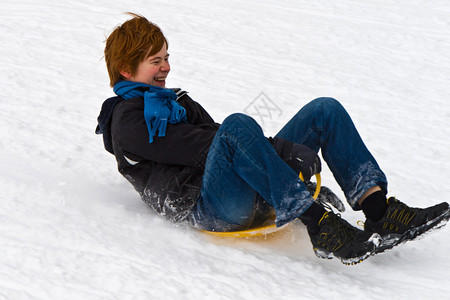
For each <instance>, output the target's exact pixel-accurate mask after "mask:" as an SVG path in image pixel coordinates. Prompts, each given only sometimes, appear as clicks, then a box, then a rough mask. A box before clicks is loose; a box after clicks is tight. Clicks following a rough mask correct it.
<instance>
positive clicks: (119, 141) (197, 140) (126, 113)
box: [112, 99, 220, 169]
mask: <svg viewBox="0 0 450 300" xmlns="http://www.w3.org/2000/svg"><path fill="white" fill-rule="evenodd" d="M130 101H132V100H131V99H130V100H127V101H124V102H122V103H120V104H119V105H117V107H116V109H115V111H114V114H113V122H112V132H113V139H115V144H116V145H118V146H119V147H120V148H121V149H122V152H123V153H124V155H125V156H126V157H127V158H128V159H131V160H133V161H138V162H139V161H142V160H150V161H154V162H157V163H162V164H166V165H181V166H191V167H200V168H202V169H203V168H204V166H205V162H206V157H207V155H208V151H209V147H210V146H211V142H212V140H213V138H214V136H215V134H216V132H217V129H218V127H219V126H220V125H219V124H216V123H209V122H213V121H212V119H211V117H209V115H208V117H209V119H208V120H207V122H208V123H203V122H201V119H202V116H200V115H199V114H207V113H206V111H204V110H193V112H192V111H191V110H190V109H189V108H187V114H188V123H178V124H174V125H171V124H168V126H167V129H166V135H165V136H164V137H158V136H155V137H154V140H153V143H151V144H150V143H149V136H148V130H147V125H146V123H145V120H144V117H143V110H142V109H140V106H142V103H141V102H137V103H132V102H130ZM197 105H198V104H197ZM198 106H200V105H198ZM189 115H190V116H189ZM191 122H192V123H191Z"/></svg>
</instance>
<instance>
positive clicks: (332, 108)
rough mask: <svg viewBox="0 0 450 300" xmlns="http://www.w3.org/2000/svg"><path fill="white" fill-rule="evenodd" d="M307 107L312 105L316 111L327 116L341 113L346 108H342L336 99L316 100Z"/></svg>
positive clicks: (323, 98)
mask: <svg viewBox="0 0 450 300" xmlns="http://www.w3.org/2000/svg"><path fill="white" fill-rule="evenodd" d="M307 105H311V106H312V107H314V108H315V109H318V110H320V112H321V113H322V112H323V113H325V114H329V113H334V112H340V111H342V110H345V109H344V107H343V106H342V104H341V103H340V102H339V101H338V100H336V99H334V98H330V97H320V98H317V99H314V100H312V101H311V102H310V103H309V104H307Z"/></svg>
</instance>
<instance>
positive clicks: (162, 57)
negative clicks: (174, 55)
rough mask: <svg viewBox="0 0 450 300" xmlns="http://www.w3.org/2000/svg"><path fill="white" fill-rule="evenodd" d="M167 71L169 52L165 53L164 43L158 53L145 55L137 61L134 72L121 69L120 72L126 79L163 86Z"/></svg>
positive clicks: (164, 85) (165, 46) (168, 67)
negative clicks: (141, 59)
mask: <svg viewBox="0 0 450 300" xmlns="http://www.w3.org/2000/svg"><path fill="white" fill-rule="evenodd" d="M169 72H170V64H169V54H168V53H167V45H166V43H164V45H163V47H162V48H161V50H159V52H158V53H156V54H154V55H151V56H148V57H146V58H145V59H144V60H143V61H141V62H140V63H139V65H138V67H137V70H136V74H134V75H131V73H130V72H127V71H121V72H120V73H121V74H122V76H123V77H125V79H126V80H130V81H134V82H141V83H145V84H149V85H153V86H157V87H161V88H165V87H166V78H167V75H168V74H169Z"/></svg>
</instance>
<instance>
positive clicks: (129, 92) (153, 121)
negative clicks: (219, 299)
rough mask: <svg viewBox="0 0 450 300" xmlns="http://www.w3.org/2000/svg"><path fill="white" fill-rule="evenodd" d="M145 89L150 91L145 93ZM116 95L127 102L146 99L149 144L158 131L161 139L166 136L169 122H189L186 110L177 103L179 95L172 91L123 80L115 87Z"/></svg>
mask: <svg viewBox="0 0 450 300" xmlns="http://www.w3.org/2000/svg"><path fill="white" fill-rule="evenodd" d="M143 88H144V89H148V90H145V91H143ZM114 93H116V94H117V95H118V96H121V97H122V98H124V99H125V100H128V99H131V98H136V97H144V119H145V123H147V129H148V135H149V143H152V142H153V137H154V136H155V134H156V131H157V130H158V132H159V134H158V136H159V137H162V136H165V135H166V127H167V122H169V124H177V123H180V122H187V121H186V110H185V109H184V108H183V107H182V106H181V105H179V104H178V103H177V102H176V101H175V100H176V99H177V94H176V93H175V92H174V91H172V90H170V89H164V88H160V87H157V86H153V85H148V84H145V83H140V82H133V81H128V80H122V81H119V82H117V83H116V84H115V85H114Z"/></svg>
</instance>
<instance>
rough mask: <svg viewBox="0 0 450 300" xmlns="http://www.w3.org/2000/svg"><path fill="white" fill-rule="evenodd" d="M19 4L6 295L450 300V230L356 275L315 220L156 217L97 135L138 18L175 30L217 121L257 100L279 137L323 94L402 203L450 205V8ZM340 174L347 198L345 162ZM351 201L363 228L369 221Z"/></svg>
mask: <svg viewBox="0 0 450 300" xmlns="http://www.w3.org/2000/svg"><path fill="white" fill-rule="evenodd" d="M1 6H2V8H1V10H0V18H1V20H2V22H1V24H0V38H1V41H2V46H1V47H0V76H1V77H0V99H1V100H0V105H1V106H0V107H1V109H0V165H1V169H2V171H1V174H0V188H1V190H2V192H1V193H0V201H1V202H0V204H1V205H0V224H1V225H0V299H1V300H4V299H8V300H22V299H46V300H47V299H92V300H95V299H121V300H123V299H353V298H361V299H450V296H449V295H450V275H449V271H448V270H449V269H450V259H448V254H449V253H450V239H449V236H450V226H447V227H444V228H442V229H440V230H439V231H435V232H433V233H431V234H429V235H427V236H426V237H425V238H423V239H421V240H419V241H414V242H410V243H407V244H405V245H403V246H400V247H398V248H395V249H393V250H392V251H389V252H387V253H383V254H381V255H377V256H374V257H371V258H369V259H368V260H366V261H364V262H363V263H361V264H359V265H356V266H350V267H349V266H345V265H343V264H341V263H340V262H339V261H338V260H337V259H333V260H323V259H319V258H316V257H315V256H314V254H313V251H312V249H311V244H310V242H309V238H308V236H307V234H306V231H305V229H304V227H302V225H300V224H293V225H291V226H289V227H288V229H286V231H284V232H282V233H280V234H278V235H274V236H272V237H268V238H266V239H264V238H259V239H250V240H237V239H223V238H213V237H211V236H207V235H205V234H202V233H200V232H197V231H195V230H193V229H190V228H187V227H183V226H176V227H174V226H173V225H171V224H170V223H168V222H167V221H165V220H164V219H162V218H160V217H157V216H156V215H155V214H154V213H152V211H151V210H150V209H149V208H148V207H147V206H146V205H145V203H143V202H142V201H140V200H139V196H138V194H137V193H136V192H135V191H134V190H133V188H132V187H131V185H130V184H129V183H128V182H127V181H126V180H125V179H124V178H122V177H121V176H120V174H119V173H118V172H117V170H116V165H115V159H114V157H113V156H111V155H110V154H109V153H107V152H106V151H105V150H104V149H103V145H102V139H101V137H100V136H96V135H95V134H94V129H95V126H96V118H97V116H98V112H99V109H100V106H101V103H102V101H103V100H104V99H106V98H108V97H110V96H112V95H113V93H112V90H111V89H110V88H109V86H108V83H109V80H108V76H107V72H106V67H105V63H104V61H103V53H102V52H103V48H104V41H105V39H106V36H107V35H108V34H109V33H110V32H111V30H112V29H113V27H114V26H116V25H118V24H120V23H122V22H123V21H125V20H126V19H128V18H129V17H128V16H127V15H125V14H123V13H124V12H126V11H132V12H136V13H140V14H143V15H144V16H146V17H147V18H149V19H150V20H152V21H154V22H155V23H157V24H159V25H160V26H161V27H162V29H163V31H164V33H165V34H166V36H167V37H168V39H169V52H170V54H171V58H170V59H171V66H172V71H171V74H170V76H169V79H168V86H169V87H181V88H183V89H185V90H187V91H189V92H190V96H191V97H192V98H193V99H195V100H197V101H199V102H200V103H201V104H202V105H203V106H204V107H205V108H206V109H207V110H208V111H209V112H210V113H211V114H212V116H213V117H214V118H215V120H216V121H218V122H221V121H222V120H223V119H224V118H225V117H226V116H228V115H230V114H232V113H235V112H243V110H244V109H246V111H248V112H256V113H259V115H255V117H256V118H257V119H258V118H259V120H260V119H261V118H263V120H264V130H265V132H266V134H267V135H273V134H275V133H276V132H277V131H278V130H279V129H280V128H281V126H282V125H283V124H284V123H285V122H286V121H287V120H289V118H290V117H292V116H293V115H294V114H295V112H296V111H297V110H298V109H299V108H300V107H301V106H302V105H304V104H305V103H307V102H308V101H310V100H312V99H314V98H317V97H320V96H329V97H334V98H336V99H338V100H340V101H341V103H342V104H343V105H344V106H345V107H346V108H347V110H348V111H349V113H350V115H351V116H352V117H353V120H354V121H355V123H356V126H357V128H358V129H359V131H360V134H361V136H362V137H363V139H364V140H365V142H366V144H367V146H368V148H369V149H370V150H371V151H372V153H373V154H374V156H375V157H376V158H377V160H378V162H379V164H380V166H381V167H382V168H383V170H384V171H385V173H386V174H387V176H388V179H389V187H390V191H389V194H390V195H391V196H397V197H398V198H399V199H400V200H403V201H404V202H407V203H408V204H410V205H412V206H422V207H423V206H429V205H432V204H434V203H437V202H442V201H448V200H449V195H450V181H449V178H450V162H449V161H450V151H449V149H450V139H449V137H450V126H449V125H450V104H449V100H450V86H449V82H450V55H449V53H450V17H449V16H450V3H449V1H447V0H435V1H425V0H395V1H394V0H377V1H375V0H365V1H352V0H337V1H326V0H317V1H306V0H295V1H294V0H286V1H281V2H280V1H276V0H248V1H237V0H229V1H225V0H220V1H206V0H189V1H188V0H182V1H174V0H167V1H163V2H162V1H148V0H147V1H144V0H136V1H116V0H113V1H111V0H109V1H105V0H97V1H89V0H80V1H65V0H62V1H56V0H15V1H12V0H3V1H2V5H1ZM261 93H263V94H261ZM260 95H264V97H263V101H262V102H261V101H254V100H255V99H256V100H258V99H257V97H258V96H260ZM252 101H253V102H252ZM250 103H252V105H254V106H255V107H252V108H249V107H248V105H249V104H250ZM270 103H272V104H270ZM258 105H261V106H260V107H258ZM271 107H272V109H275V111H271V110H270V108H271ZM278 108H279V109H280V110H281V114H280V111H278ZM271 112H273V113H271ZM322 182H323V184H324V185H327V186H329V187H330V188H332V189H333V190H334V191H335V192H337V193H338V194H339V195H340V196H341V197H343V195H342V192H341V191H340V189H339V187H338V186H337V185H336V183H335V181H334V179H333V177H332V175H331V173H330V172H329V170H324V171H323V173H322ZM346 206H347V210H346V212H345V213H344V214H343V216H344V217H345V218H346V219H347V220H349V221H350V222H351V223H352V224H354V225H356V222H357V221H358V220H364V218H363V216H362V214H361V212H354V211H352V210H351V209H350V207H349V206H348V204H346Z"/></svg>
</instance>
